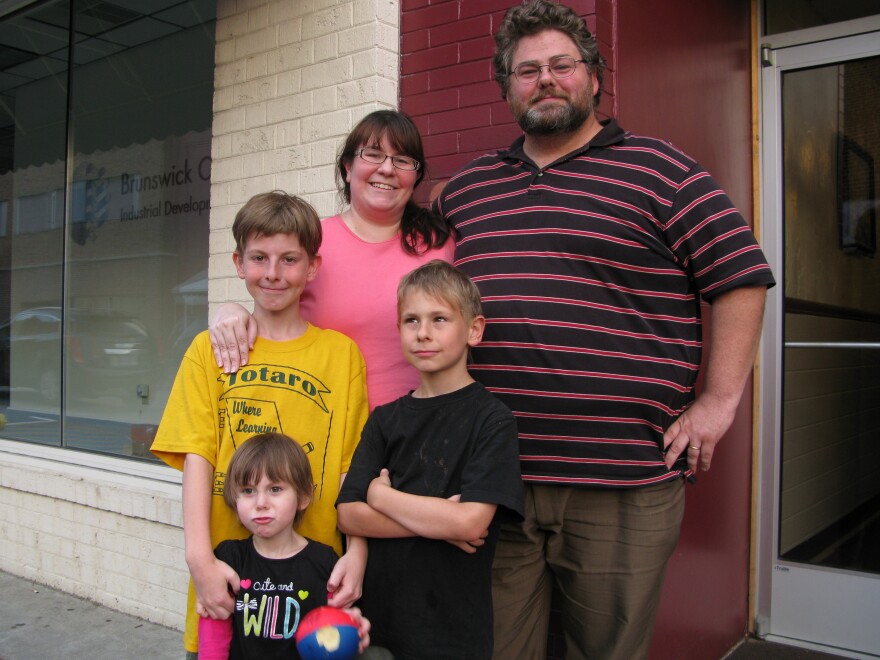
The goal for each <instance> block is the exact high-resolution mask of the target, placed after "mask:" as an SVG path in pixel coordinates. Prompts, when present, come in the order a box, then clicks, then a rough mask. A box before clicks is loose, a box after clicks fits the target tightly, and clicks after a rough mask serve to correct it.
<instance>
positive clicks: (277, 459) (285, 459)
mask: <svg viewBox="0 0 880 660" xmlns="http://www.w3.org/2000/svg"><path fill="white" fill-rule="evenodd" d="M264 476H265V477H267V478H268V479H269V481H274V482H283V483H286V484H289V485H290V486H291V487H293V489H294V490H295V491H296V496H297V500H298V501H299V502H300V503H301V502H302V501H303V499H305V498H308V500H311V499H312V493H313V492H314V488H315V484H314V481H313V480H312V466H311V465H309V459H308V458H307V457H306V453H305V452H304V451H303V448H302V447H300V446H299V443H298V442H296V440H294V439H293V438H291V437H290V436H287V435H284V434H283V433H261V434H260V435H255V436H254V437H252V438H250V439H249V440H246V441H245V442H244V444H242V445H241V446H240V447H239V448H238V449H236V450H235V453H234V454H233V455H232V460H231V461H229V468H227V470H226V482H225V483H224V484H223V501H224V502H226V504H227V505H229V507H230V508H232V510H233V511H234V510H235V509H236V504H235V503H236V500H237V499H238V495H239V493H241V490H242V488H244V487H245V486H254V485H256V484H257V482H259V481H260V479H262V478H263V477H264ZM305 512H306V511H305V507H304V508H301V509H299V510H298V511H297V512H296V516H295V517H294V519H293V526H294V527H296V526H297V525H299V522H300V520H302V517H303V515H304V514H305Z"/></svg>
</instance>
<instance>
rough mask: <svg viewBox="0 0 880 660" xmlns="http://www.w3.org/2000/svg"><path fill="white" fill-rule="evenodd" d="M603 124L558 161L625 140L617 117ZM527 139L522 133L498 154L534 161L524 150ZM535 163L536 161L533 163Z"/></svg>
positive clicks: (602, 122)
mask: <svg viewBox="0 0 880 660" xmlns="http://www.w3.org/2000/svg"><path fill="white" fill-rule="evenodd" d="M599 123H600V124H601V125H602V129H601V130H600V131H599V132H598V133H596V135H594V136H593V139H592V140H590V141H589V142H587V143H586V144H585V145H583V146H582V147H578V148H577V149H575V150H574V151H572V152H571V153H570V154H567V155H565V156H563V157H562V158H560V159H559V160H557V161H556V162H557V163H558V162H560V161H565V160H568V159H569V158H574V157H575V156H578V155H580V154H582V153H583V152H585V151H586V150H587V149H589V148H591V147H610V146H611V145H613V144H617V143H619V142H623V139H624V137H625V136H626V133H625V131H624V130H623V129H622V128H621V127H620V125H619V124H618V123H617V120H616V119H604V120H602V121H600V122H599ZM525 140H526V136H525V135H520V136H519V137H518V138H517V139H516V140H514V142H513V144H511V145H510V148H509V149H507V150H506V151H505V150H502V151H499V152H498V155H499V156H500V157H501V158H511V159H514V160H520V161H523V162H524V163H532V159H531V158H529V157H528V156H527V155H526V152H525V151H524V150H523V143H524V142H525ZM532 164H534V163H532Z"/></svg>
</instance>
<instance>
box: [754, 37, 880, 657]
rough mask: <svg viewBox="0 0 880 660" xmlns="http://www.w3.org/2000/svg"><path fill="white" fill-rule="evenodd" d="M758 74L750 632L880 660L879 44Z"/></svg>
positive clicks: (767, 53)
mask: <svg viewBox="0 0 880 660" xmlns="http://www.w3.org/2000/svg"><path fill="white" fill-rule="evenodd" d="M762 63H763V65H764V66H763V69H762V80H761V85H762V141H763V147H762V150H763V151H762V167H763V185H762V189H763V210H762V215H763V227H764V244H765V247H766V248H767V252H768V256H769V257H770V259H771V261H772V264H773V266H774V272H775V273H776V275H777V278H778V280H779V282H780V285H779V286H778V287H777V288H776V289H774V290H773V291H772V292H771V296H770V299H769V305H768V310H767V321H766V327H765V335H764V341H763V349H762V364H763V369H762V374H763V376H762V383H761V400H762V404H761V410H762V416H761V419H762V422H761V426H762V428H761V438H762V439H761V448H760V450H761V453H760V461H761V462H760V465H761V482H760V493H761V495H760V502H761V505H760V506H761V518H760V520H761V522H760V530H759V531H760V533H759V548H758V549H759V559H758V576H759V577H758V594H757V595H758V604H757V610H756V614H757V617H756V622H757V626H756V627H757V631H758V633H759V634H760V635H764V636H768V637H771V638H774V637H775V638H779V639H780V640H784V641H789V642H792V641H794V642H795V643H800V644H803V645H807V646H815V647H827V648H834V649H838V650H839V651H838V652H845V653H847V654H848V655H852V656H853V657H880V625H878V621H880V618H878V616H880V615H878V613H880V254H878V252H877V220H878V215H880V208H878V201H877V199H878V198H877V192H878V190H880V122H878V119H877V118H878V117H880V32H870V33H865V34H860V35H856V36H850V37H845V38H836V39H828V40H824V41H817V42H814V43H808V44H800V45H792V46H786V47H779V48H773V47H772V46H771V45H767V46H765V48H764V49H763V50H762Z"/></svg>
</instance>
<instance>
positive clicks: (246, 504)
mask: <svg viewBox="0 0 880 660" xmlns="http://www.w3.org/2000/svg"><path fill="white" fill-rule="evenodd" d="M313 489H314V482H313V481H312V470H311V467H310V466H309V461H308V459H307V458H306V455H305V452H304V451H303V449H302V447H300V445H299V443H297V442H295V441H294V440H292V439H291V438H289V437H288V436H286V435H283V434H281V433H263V434H261V435H257V436H254V437H253V438H251V439H249V440H248V441H247V442H245V443H243V444H242V445H241V446H239V447H238V449H236V451H235V454H233V457H232V460H231V461H230V463H229V471H228V473H227V475H226V482H225V485H224V487H223V498H224V500H225V502H226V504H228V505H229V506H230V507H231V508H232V509H233V510H234V511H236V513H237V514H238V517H239V519H240V520H241V523H242V524H243V525H244V526H245V527H246V528H247V529H248V531H249V532H250V533H251V536H250V537H249V538H247V539H244V540H240V541H238V540H236V541H223V542H221V543H220V544H219V545H218V546H217V548H216V549H215V551H214V552H215V554H216V556H217V558H218V559H221V560H222V561H224V562H226V563H227V564H229V566H231V567H232V568H233V569H234V570H235V572H236V573H238V575H239V576H240V578H241V589H240V590H239V591H238V593H237V594H235V612H234V613H233V615H232V617H231V618H229V619H226V620H215V619H209V618H202V619H201V620H200V621H199V660H213V659H215V658H217V659H221V658H222V660H227V658H235V659H237V658H285V659H289V658H299V657H300V656H299V654H298V653H297V651H296V640H295V639H294V636H295V634H296V629H297V627H298V626H299V622H300V621H301V620H302V618H303V617H304V616H305V615H306V614H307V613H308V612H310V611H311V610H313V609H315V608H316V607H319V606H321V605H326V604H327V579H328V578H329V577H330V572H331V571H332V570H333V566H334V565H335V564H336V560H337V559H338V557H337V555H336V552H335V551H334V550H333V549H332V548H331V547H330V546H327V545H324V544H323V543H318V542H317V541H312V540H310V539H307V538H306V537H304V536H300V535H299V534H298V533H297V531H296V527H297V525H298V524H299V522H300V520H301V519H302V517H303V514H304V513H305V510H306V508H307V507H308V506H309V503H310V502H311V500H312V491H313ZM346 611H347V612H348V613H349V614H351V615H352V616H354V617H355V620H356V621H357V622H358V626H359V632H360V635H361V651H363V649H364V648H365V647H366V646H367V645H368V644H369V635H368V634H367V633H368V632H369V622H368V621H367V620H366V619H365V618H363V617H362V616H361V615H360V611H359V610H357V609H350V610H346Z"/></svg>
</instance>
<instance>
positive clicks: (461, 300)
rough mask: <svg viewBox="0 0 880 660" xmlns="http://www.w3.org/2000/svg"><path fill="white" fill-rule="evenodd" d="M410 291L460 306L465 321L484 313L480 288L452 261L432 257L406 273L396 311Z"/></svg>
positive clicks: (457, 307) (399, 292)
mask: <svg viewBox="0 0 880 660" xmlns="http://www.w3.org/2000/svg"><path fill="white" fill-rule="evenodd" d="M411 291H421V292H422V293H424V294H426V295H428V296H430V297H432V298H437V299H438V300H442V301H444V302H446V303H447V304H449V305H450V306H451V307H453V308H455V309H457V310H459V311H460V312H461V315H462V316H463V317H464V318H465V320H466V321H471V320H472V319H474V318H476V317H477V316H482V314H483V306H482V304H481V303H480V290H479V289H478V288H477V285H476V284H474V283H473V282H472V281H471V278H469V277H468V276H467V275H465V274H464V273H463V272H461V271H460V270H459V269H458V268H456V267H455V266H453V265H452V264H450V263H447V262H445V261H441V260H440V259H433V260H432V261H429V262H428V263H426V264H424V265H422V266H419V267H418V268H416V269H415V270H413V271H411V272H409V273H407V274H406V275H404V276H403V278H402V279H401V280H400V284H399V285H398V287H397V313H398V314H400V307H401V305H402V304H403V300H404V298H405V297H406V295H407V294H408V293H410V292H411Z"/></svg>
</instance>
